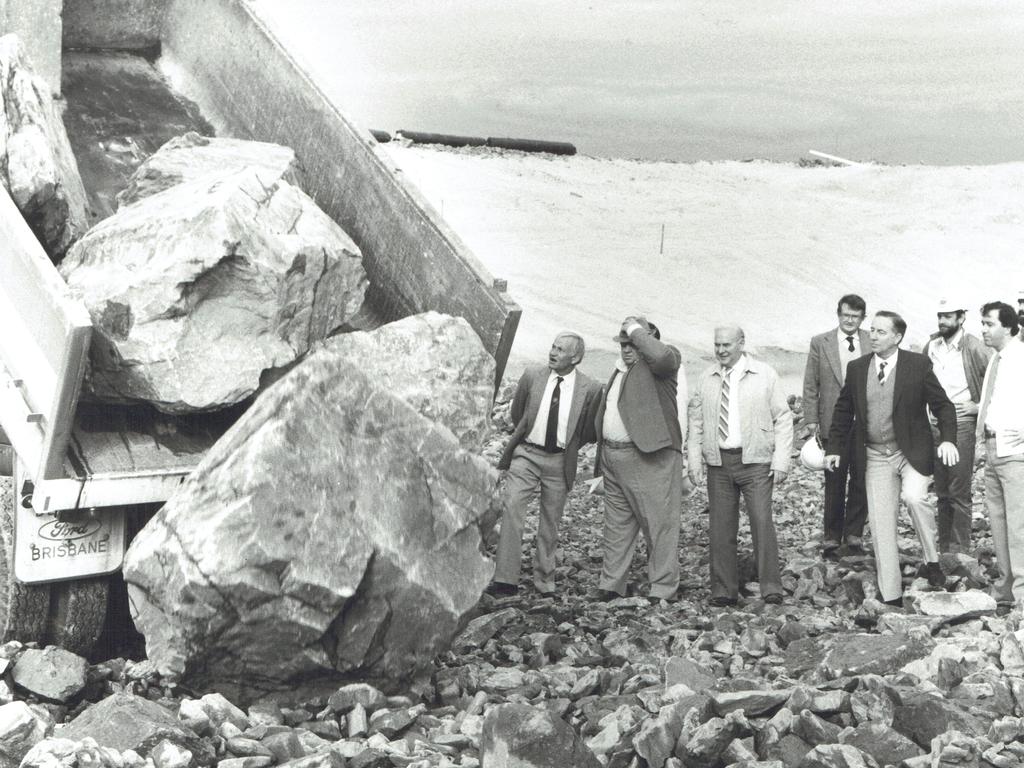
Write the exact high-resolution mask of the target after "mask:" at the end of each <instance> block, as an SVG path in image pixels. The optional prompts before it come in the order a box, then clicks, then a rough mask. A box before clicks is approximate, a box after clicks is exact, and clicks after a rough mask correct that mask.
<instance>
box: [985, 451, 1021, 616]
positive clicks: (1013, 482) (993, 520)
mask: <svg viewBox="0 0 1024 768" xmlns="http://www.w3.org/2000/svg"><path fill="white" fill-rule="evenodd" d="M985 452H986V454H987V456H986V459H985V511H986V512H988V518H989V525H991V527H992V542H993V543H994V544H995V547H996V562H997V563H998V565H999V571H1000V573H1001V574H1002V577H1001V578H1000V580H999V581H997V582H996V583H995V585H994V588H993V592H994V594H995V598H996V601H997V602H1000V603H1012V602H1014V601H1016V602H1018V603H1024V455H1017V456H1006V457H1004V458H1001V459H1000V458H997V457H996V441H995V440H994V439H988V440H986V441H985Z"/></svg>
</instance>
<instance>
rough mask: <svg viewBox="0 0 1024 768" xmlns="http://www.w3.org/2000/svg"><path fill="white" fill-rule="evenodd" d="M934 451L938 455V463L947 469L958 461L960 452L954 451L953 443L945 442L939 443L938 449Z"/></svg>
mask: <svg viewBox="0 0 1024 768" xmlns="http://www.w3.org/2000/svg"><path fill="white" fill-rule="evenodd" d="M935 450H936V453H938V454H939V461H941V462H942V463H943V464H945V465H946V466H947V467H952V466H954V465H955V464H956V463H957V462H958V461H960V451H958V450H957V449H956V444H955V443H951V442H949V441H948V440H947V441H946V442H944V443H939V447H938V448H936V449H935Z"/></svg>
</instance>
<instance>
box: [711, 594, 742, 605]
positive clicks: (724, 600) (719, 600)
mask: <svg viewBox="0 0 1024 768" xmlns="http://www.w3.org/2000/svg"><path fill="white" fill-rule="evenodd" d="M736 602H737V600H736V598H735V597H726V596H725V595H715V596H714V597H712V598H711V599H710V600H708V605H710V606H711V607H713V608H731V607H732V606H734V605H736Z"/></svg>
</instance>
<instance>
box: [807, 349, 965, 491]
mask: <svg viewBox="0 0 1024 768" xmlns="http://www.w3.org/2000/svg"><path fill="white" fill-rule="evenodd" d="M896 354H897V355H899V357H898V358H897V361H896V368H895V369H894V370H893V372H892V374H890V376H889V381H888V382H887V385H888V384H891V385H892V387H893V403H892V426H893V431H894V432H895V434H896V445H897V446H898V447H899V449H900V451H902V452H903V455H904V456H906V458H907V461H909V462H910V465H911V466H912V467H913V468H914V469H915V470H917V471H918V472H920V473H921V474H922V475H930V474H932V471H933V469H934V468H935V443H934V441H933V438H932V433H931V428H930V426H929V423H928V413H927V411H926V410H925V406H926V405H927V406H928V407H930V408H931V411H932V414H934V416H935V418H936V419H937V420H938V424H939V434H940V435H941V439H942V440H943V441H948V442H951V443H954V444H955V443H956V408H954V407H953V403H951V402H950V400H949V398H948V397H946V392H945V390H944V389H943V388H942V385H941V384H939V380H938V379H937V378H936V377H935V373H934V372H933V371H932V362H931V360H929V359H928V358H927V357H925V356H924V355H920V354H918V353H916V352H907V351H905V350H902V349H900V350H898V351H897V352H896ZM873 358H874V355H864V356H863V357H859V358H857V359H856V360H853V361H852V362H851V363H850V365H849V368H848V369H847V376H846V384H844V385H843V389H842V390H841V391H840V393H839V399H838V400H837V401H836V407H835V411H834V413H833V414H832V429H831V430H830V431H829V436H828V446H827V447H828V453H831V454H835V455H839V456H843V455H844V454H845V453H846V451H847V446H848V442H847V441H846V440H845V439H844V438H845V436H846V435H847V434H848V433H849V431H850V430H851V429H852V430H853V436H854V441H853V442H854V445H853V450H854V451H855V455H854V457H853V462H854V464H855V466H857V467H859V471H861V472H863V471H864V467H865V466H866V465H865V460H866V454H867V424H868V397H867V386H868V376H874V375H875V367H874V365H873V364H872V359H873ZM846 458H850V457H849V456H847V457H846Z"/></svg>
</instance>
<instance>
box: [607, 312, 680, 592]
mask: <svg viewBox="0 0 1024 768" xmlns="http://www.w3.org/2000/svg"><path fill="white" fill-rule="evenodd" d="M613 341H617V342H619V348H620V359H619V361H618V362H617V363H616V366H615V371H613V372H612V376H611V379H610V380H609V382H608V386H607V387H606V388H605V391H604V393H603V395H602V397H601V398H600V403H599V406H598V412H597V419H596V423H595V427H596V430H597V458H596V460H595V465H594V475H595V477H596V476H599V475H600V476H601V477H603V479H604V558H603V562H602V565H601V579H600V582H599V584H598V590H599V592H598V597H600V598H601V599H605V600H607V599H611V598H614V597H618V596H620V595H625V593H626V578H627V575H628V573H629V566H630V564H631V562H632V560H633V550H634V549H635V547H636V540H637V536H638V535H639V534H640V533H641V532H643V535H644V538H645V539H646V541H647V553H648V554H647V573H648V581H649V591H648V596H649V597H650V598H651V599H652V600H666V599H671V598H672V597H674V596H675V594H676V589H677V588H678V587H679V552H678V549H679V516H680V514H681V512H682V488H683V454H682V444H683V442H682V441H683V437H682V432H681V429H680V426H679V406H678V403H677V402H676V390H677V387H678V381H679V375H680V364H681V362H682V356H681V355H680V354H679V350H678V349H676V348H675V347H672V346H669V345H668V344H665V343H663V342H662V341H661V333H660V332H659V331H658V329H657V327H655V326H654V325H653V324H651V323H649V322H648V321H647V320H646V319H645V318H643V317H636V316H630V317H627V318H626V319H625V320H624V321H623V323H622V327H621V328H620V329H619V335H618V336H616V337H615V338H614V339H613Z"/></svg>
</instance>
